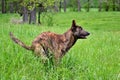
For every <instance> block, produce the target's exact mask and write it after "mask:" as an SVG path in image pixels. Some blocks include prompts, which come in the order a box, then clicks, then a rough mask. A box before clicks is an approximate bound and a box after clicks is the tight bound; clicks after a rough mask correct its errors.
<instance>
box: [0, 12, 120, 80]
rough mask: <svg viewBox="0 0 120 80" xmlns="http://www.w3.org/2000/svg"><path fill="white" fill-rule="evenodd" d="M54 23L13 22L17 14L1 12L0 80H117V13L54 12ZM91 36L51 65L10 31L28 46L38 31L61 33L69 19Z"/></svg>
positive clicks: (119, 77) (119, 32) (119, 74)
mask: <svg viewBox="0 0 120 80" xmlns="http://www.w3.org/2000/svg"><path fill="white" fill-rule="evenodd" d="M52 17H53V25H52V26H47V25H46V24H45V23H44V24H41V25H37V24H36V25H29V24H14V23H12V22H11V19H12V18H19V15H18V14H0V80H120V12H95V11H91V12H88V13H86V12H66V13H63V12H61V13H54V15H52ZM73 19H75V20H76V23H77V25H81V26H82V27H83V28H84V29H85V30H86V31H88V32H90V33H91V35H90V36H88V37H87V39H84V40H83V39H81V40H78V41H77V42H76V44H75V45H74V46H73V47H72V48H71V49H70V51H69V52H67V54H66V55H65V56H64V57H63V59H62V61H61V64H60V65H59V66H58V67H56V68H53V67H52V66H51V65H49V64H48V66H45V65H43V64H42V63H41V60H40V58H37V57H35V56H34V54H33V53H32V52H31V51H27V50H25V49H23V48H22V47H20V46H19V45H16V44H15V43H13V41H12V40H11V39H10V37H9V32H13V33H14V35H15V36H16V37H17V38H19V39H20V40H22V41H23V42H24V43H26V44H27V45H31V42H32V40H33V39H34V38H35V37H36V36H37V35H38V34H40V33H41V32H44V31H52V32H55V33H59V34H62V33H64V32H65V31H66V30H67V29H69V28H70V27H71V22H72V20H73Z"/></svg>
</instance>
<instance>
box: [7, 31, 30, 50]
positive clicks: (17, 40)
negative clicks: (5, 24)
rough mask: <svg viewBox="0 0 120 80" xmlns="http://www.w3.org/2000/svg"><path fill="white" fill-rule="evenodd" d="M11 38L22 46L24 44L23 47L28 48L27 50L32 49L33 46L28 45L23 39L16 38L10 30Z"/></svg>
mask: <svg viewBox="0 0 120 80" xmlns="http://www.w3.org/2000/svg"><path fill="white" fill-rule="evenodd" d="M9 35H10V38H11V39H12V40H13V41H14V42H15V43H17V44H19V45H20V46H22V47H23V48H25V49H27V50H32V48H31V46H27V45H25V44H24V43H23V42H22V41H20V40H19V39H18V38H16V37H15V36H14V35H13V34H12V33H11V32H10V34H9Z"/></svg>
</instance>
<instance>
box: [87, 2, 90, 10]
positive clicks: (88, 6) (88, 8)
mask: <svg viewBox="0 0 120 80" xmlns="http://www.w3.org/2000/svg"><path fill="white" fill-rule="evenodd" d="M89 10H90V0H88V5H87V12H89Z"/></svg>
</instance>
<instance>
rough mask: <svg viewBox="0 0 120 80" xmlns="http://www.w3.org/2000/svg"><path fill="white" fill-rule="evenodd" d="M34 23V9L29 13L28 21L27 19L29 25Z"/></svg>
mask: <svg viewBox="0 0 120 80" xmlns="http://www.w3.org/2000/svg"><path fill="white" fill-rule="evenodd" d="M35 23H36V8H34V9H33V10H32V11H31V12H30V19H29V24H35Z"/></svg>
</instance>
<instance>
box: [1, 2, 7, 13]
mask: <svg viewBox="0 0 120 80" xmlns="http://www.w3.org/2000/svg"><path fill="white" fill-rule="evenodd" d="M1 1H2V2H1V3H2V6H1V7H2V13H6V0H1Z"/></svg>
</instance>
